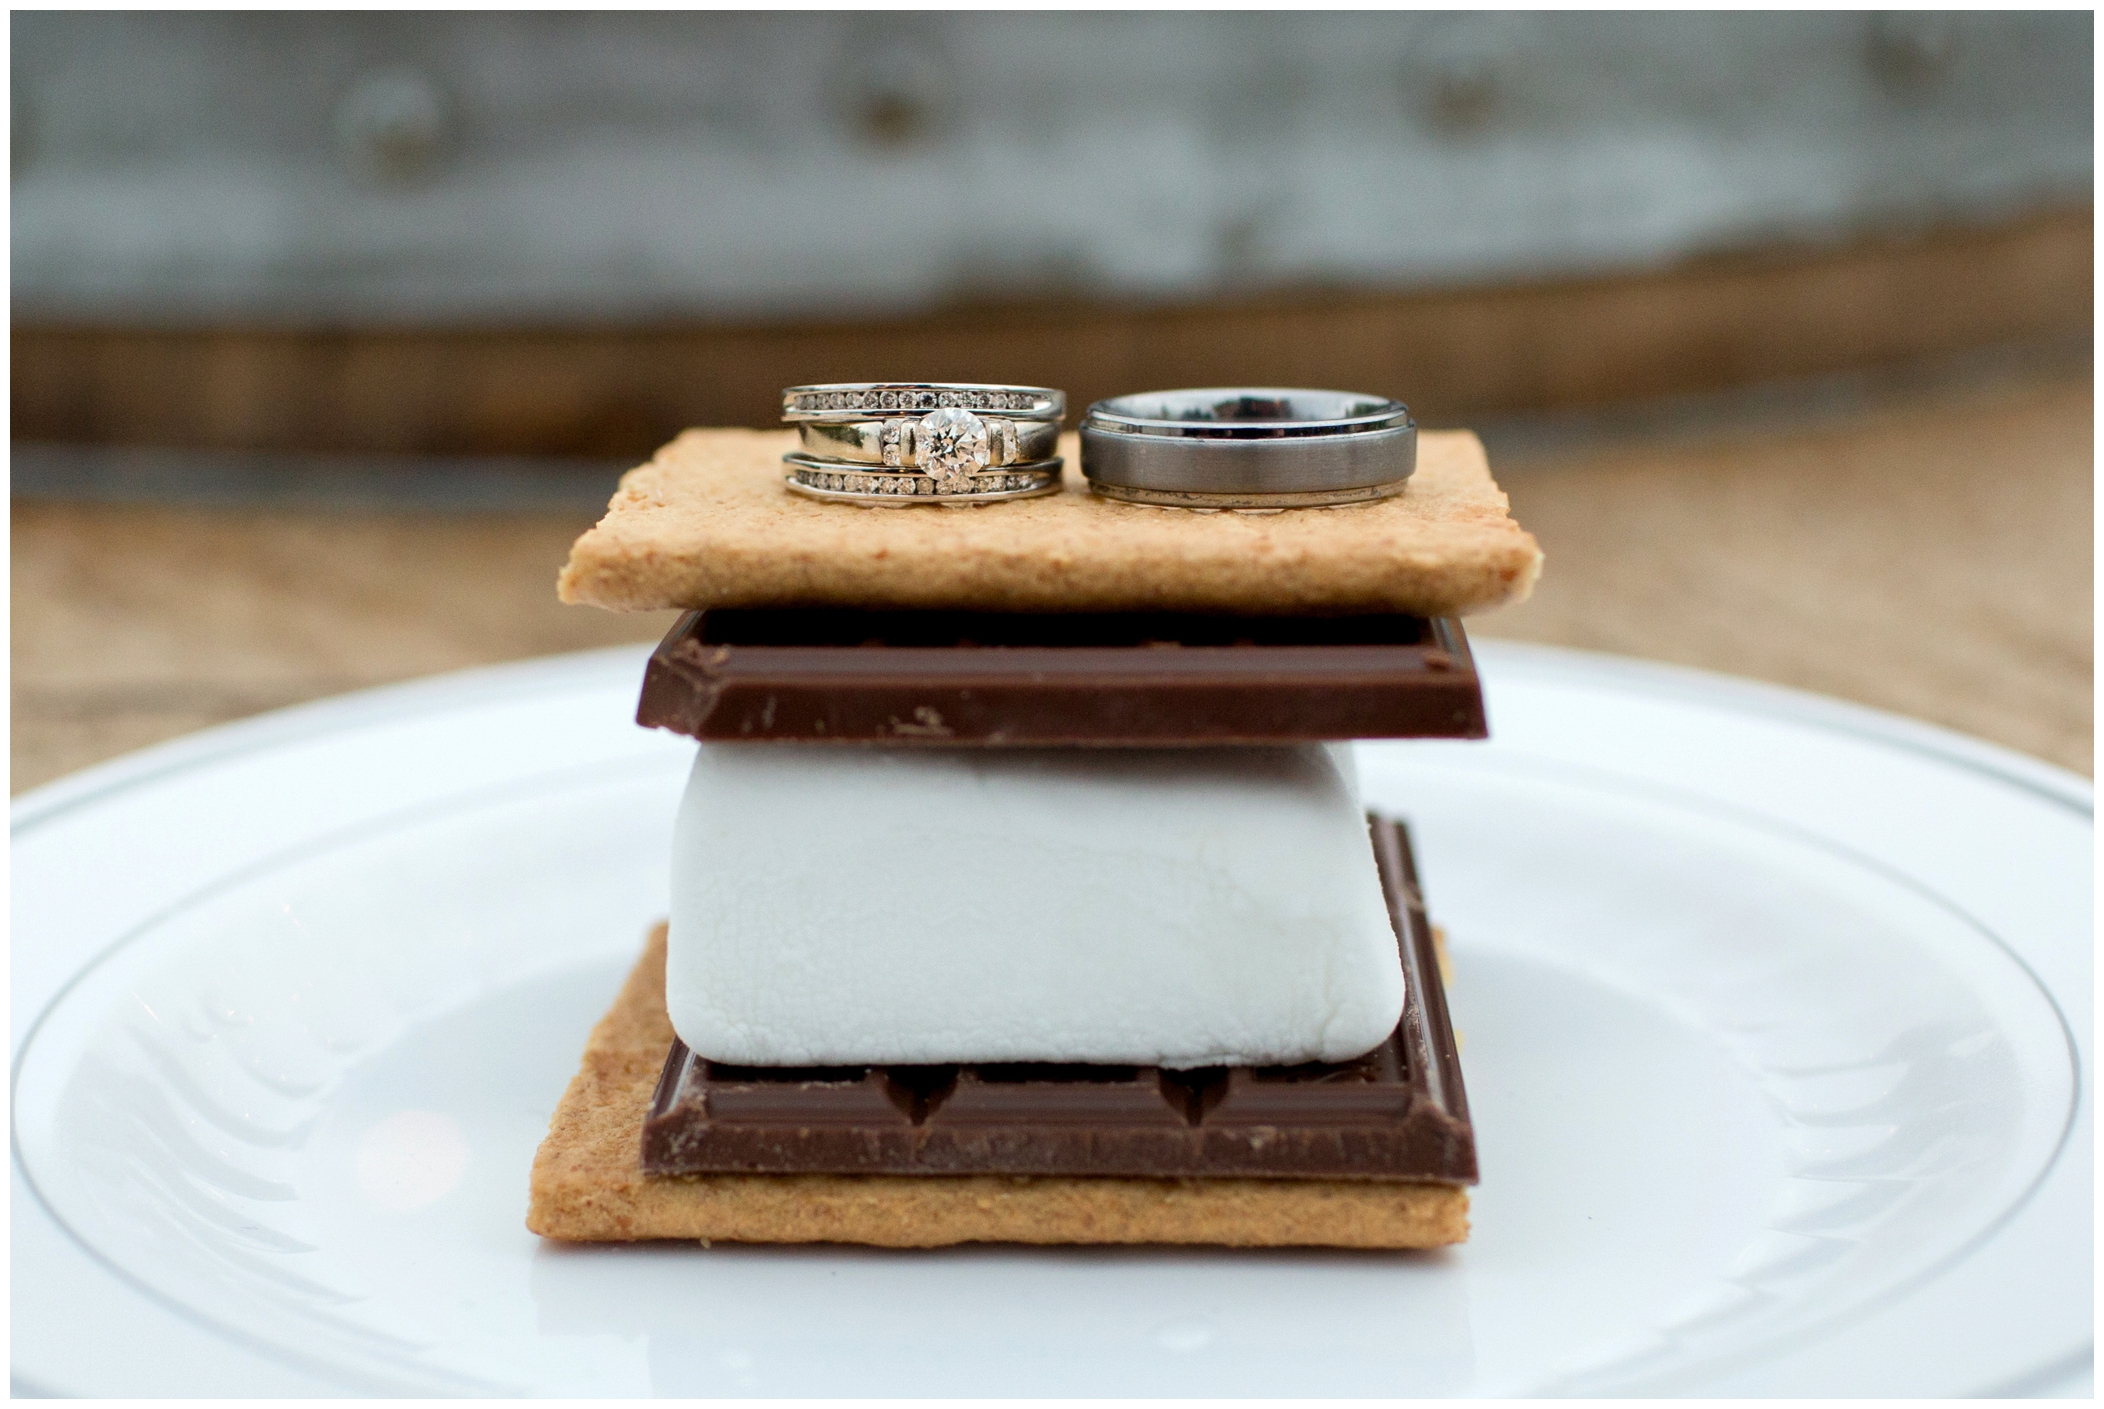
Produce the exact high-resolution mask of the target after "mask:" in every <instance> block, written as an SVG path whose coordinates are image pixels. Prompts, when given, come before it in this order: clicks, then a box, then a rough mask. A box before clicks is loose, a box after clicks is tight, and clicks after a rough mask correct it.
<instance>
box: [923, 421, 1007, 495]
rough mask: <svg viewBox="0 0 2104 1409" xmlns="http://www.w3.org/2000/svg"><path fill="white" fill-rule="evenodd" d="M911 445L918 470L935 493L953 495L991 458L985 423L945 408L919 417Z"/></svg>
mask: <svg viewBox="0 0 2104 1409" xmlns="http://www.w3.org/2000/svg"><path fill="white" fill-rule="evenodd" d="M913 442H914V449H915V454H916V458H917V459H918V460H919V462H920V467H921V469H922V471H923V472H925V473H926V474H927V475H928V476H929V477H930V478H931V479H933V480H934V481H935V490H936V492H937V493H938V494H955V493H956V492H957V491H958V490H960V489H963V488H965V487H966V485H965V481H966V480H967V479H969V478H970V477H971V476H972V475H973V474H974V473H976V472H977V471H979V470H983V469H985V468H986V464H987V462H988V461H989V460H991V459H992V458H993V447H992V446H991V445H989V444H988V443H987V435H986V422H984V421H982V420H980V419H979V418H978V417H977V416H974V415H973V414H972V413H971V412H969V411H965V410H961V409H959V408H958V407H955V406H945V407H943V408H942V409H941V410H939V411H931V412H929V413H928V414H927V415H925V416H923V417H921V418H920V423H919V424H918V425H916V426H915V427H914V431H913Z"/></svg>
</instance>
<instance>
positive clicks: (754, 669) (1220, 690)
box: [636, 608, 1485, 747]
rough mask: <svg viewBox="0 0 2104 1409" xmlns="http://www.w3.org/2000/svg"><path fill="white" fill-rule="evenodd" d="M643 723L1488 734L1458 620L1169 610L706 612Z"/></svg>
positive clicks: (952, 734) (668, 646)
mask: <svg viewBox="0 0 2104 1409" xmlns="http://www.w3.org/2000/svg"><path fill="white" fill-rule="evenodd" d="M636 722H637V723H639V724H644V725H650V726H654V727H657V728H661V729H670V730H673V731H674V732H676V733H681V734H690V735H692V736H693V737H695V738H697V739H707V740H720V741H747V742H753V743H766V742H794V743H835V744H846V743H886V744H915V743H918V744H989V745H1002V746H1009V747H1016V746H1039V745H1086V744H1105V745H1117V744H1125V745H1175V744H1280V743H1301V742H1320V741H1326V740H1332V739H1410V738H1447V739H1456V738H1458V739H1480V738H1482V737H1484V734H1485V726H1484V718H1483V691H1482V686H1481V684H1480V682H1479V681H1478V680H1477V678H1476V667H1475V661H1474V659H1473V658H1472V657H1471V655H1470V653H1469V648H1468V637H1467V636H1466V635H1465V634H1464V633H1463V631H1462V629H1461V623H1460V622H1459V621H1455V620H1452V619H1445V620H1438V619H1435V620H1429V621H1428V620H1426V619H1424V618H1422V617H1414V616H1347V617H1298V618H1281V617H1220V616H1201V615H1188V614H1184V615H1177V614H1169V613H1161V612H1110V613H1093V614H1090V613H1078V614H1068V615H1062V616H1051V615H1033V614H1030V613H1022V612H870V611H844V610H840V611H825V610H806V611H796V610H779V611H769V610H740V609H736V608H732V609H727V610H720V611H706V612H692V613H690V614H688V615H687V616H686V617H685V618H684V619H682V620H681V621H680V622H679V624H678V625H676V626H674V627H673V628H672V631H671V632H670V634H668V635H667V636H666V637H665V639H664V641H663V643H661V644H660V645H659V646H658V648H657V650H656V652H655V653H653V654H652V655H651V657H650V665H649V668H648V669H647V670H646V671H645V672H644V675H643V697H642V703H641V705H640V706H639V707H638V709H637V711H636Z"/></svg>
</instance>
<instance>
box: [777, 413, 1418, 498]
mask: <svg viewBox="0 0 2104 1409" xmlns="http://www.w3.org/2000/svg"><path fill="white" fill-rule="evenodd" d="M1065 413H1066V397H1065V395H1064V394H1063V393H1061V392H1059V391H1055V390H1052V389H1050V388H1047V387H1018V386H993V385H982V384H979V383H966V382H854V383H837V384H832V385H826V386H801V387H790V388H789V389H788V390H787V391H785V392H783V393H782V419H783V420H784V421H787V422H789V423H790V424H792V425H794V426H795V427H796V428H797V432H798V434H799V436H800V438H801V441H802V448H801V449H799V450H796V451H793V452H791V453H790V454H788V455H786V456H784V457H783V464H785V465H786V466H787V467H788V470H787V473H786V474H785V475H784V477H783V482H784V483H785V485H786V486H787V487H788V489H789V490H790V491H791V492H793V493H797V494H802V495H806V496H808V497H810V498H813V499H831V500H836V501H840V502H845V503H850V504H860V505H874V506H886V507H891V506H911V505H917V504H945V505H962V504H990V503H998V502H1001V501H1004V500H1009V499H1030V498H1034V497H1036V496H1038V495H1041V494H1052V493H1055V492H1057V491H1058V489H1059V486H1060V469H1061V462H1060V458H1059V456H1058V454H1057V453H1056V451H1057V450H1058V446H1059V423H1060V419H1061V418H1062V417H1063V416H1064V415H1065ZM1416 467H1417V424H1416V422H1414V421H1412V420H1411V419H1410V408H1409V407H1407V406H1405V405H1403V403H1402V402H1400V401H1393V400H1390V399H1388V398H1385V397H1378V396H1362V395H1359V394H1357V393H1354V392H1343V391H1306V390H1299V389H1290V388H1277V387H1214V388H1206V389H1200V390H1189V391H1156V392H1143V393H1140V394H1138V395H1133V396H1116V397H1111V398H1110V399H1108V400H1105V401H1099V402H1097V403H1095V404H1094V405H1093V406H1091V407H1089V409H1088V414H1087V415H1086V416H1084V417H1083V418H1082V422H1081V472H1082V475H1083V477H1084V478H1086V479H1087V481H1088V485H1089V488H1090V489H1091V490H1093V491H1094V492H1095V493H1097V494H1099V495H1102V496H1104V497H1105V498H1110V499H1122V500H1125V501H1127V502H1130V503H1137V504H1151V505H1156V506H1160V507H1166V508H1186V509H1243V510H1250V509H1263V510H1269V509H1293V508H1310V507H1318V506H1327V505H1337V504H1358V503H1364V502H1367V501H1369V500H1374V499H1385V498H1387V497H1388V496H1390V495H1393V494H1399V493H1401V492H1402V490H1403V487H1404V485H1405V484H1406V483H1407V481H1408V480H1409V478H1410V474H1411V472H1412V471H1413V470H1414V469H1415V468H1416Z"/></svg>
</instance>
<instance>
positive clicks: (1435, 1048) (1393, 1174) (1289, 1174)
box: [643, 817, 1476, 1184]
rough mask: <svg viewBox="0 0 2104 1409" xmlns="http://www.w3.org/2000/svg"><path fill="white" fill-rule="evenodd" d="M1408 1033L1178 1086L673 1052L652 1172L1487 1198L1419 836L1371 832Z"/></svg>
mask: <svg viewBox="0 0 2104 1409" xmlns="http://www.w3.org/2000/svg"><path fill="white" fill-rule="evenodd" d="M1369 822H1370V826H1371V829H1372V834H1373V843H1374V856H1375V859H1376V861H1377V863H1378V865H1379V868H1380V875H1381V884H1382V887H1383V889H1384V890H1385V891H1386V892H1387V896H1388V911H1389V916H1390V918H1391V919H1392V920H1393V922H1394V924H1395V931H1396V941H1397V944H1398V947H1399V948H1400V950H1401V953H1402V962H1403V975H1404V987H1405V999H1404V1006H1403V1016H1402V1021H1401V1022H1400V1023H1399V1024H1398V1025H1397V1026H1396V1029H1395V1031H1394V1033H1392V1034H1391V1035H1390V1036H1389V1038H1388V1040H1387V1041H1386V1042H1384V1043H1383V1044H1381V1045H1380V1046H1379V1047H1377V1048H1375V1049H1374V1050H1373V1051H1372V1052H1369V1053H1368V1054H1367V1055H1365V1056H1364V1057H1361V1058H1358V1059H1357V1060H1355V1061H1350V1062H1340V1063H1311V1064H1308V1065H1303V1066H1292V1067H1227V1068H1217V1067H1216V1068H1209V1069H1201V1070H1195V1071H1168V1070H1162V1069H1157V1068H1153V1067H1129V1066H1087V1065H1051V1064H1040V1063H1002V1064H995V1065H986V1066H964V1067H952V1066H945V1067H737V1066H727V1065H724V1064H721V1063H716V1062H710V1061H707V1060H705V1059H703V1058H700V1057H697V1056H695V1055H694V1054H693V1053H692V1052H690V1051H688V1050H687V1048H686V1045H685V1044H684V1043H681V1042H678V1041H676V1040H675V1041H674V1042H673V1044H672V1050H671V1052H670V1054H669V1055H668V1056H667V1058H666V1061H665V1068H664V1073H663V1075H662V1077H661V1078H660V1079H659V1082H658V1087H657V1094H656V1096H655V1098H654V1099H653V1100H652V1102H651V1105H650V1110H649V1113H648V1115H647V1117H646V1118H645V1121H644V1125H643V1170H644V1172H645V1173H646V1174H652V1175H686V1174H909V1175H910V1174H927V1175H956V1174H1031V1175H1110V1176H1123V1177H1128V1178H1130V1177H1141V1178H1155V1177H1178V1178H1190V1177H1199V1178H1203V1177H1206V1176H1236V1177H1241V1178H1248V1177H1252V1176H1256V1177H1265V1178H1288V1179H1291V1178H1300V1179H1324V1180H1331V1179H1356V1180H1409V1181H1414V1182H1425V1181H1434V1182H1440V1183H1448V1184H1473V1183H1474V1182H1475V1181H1476V1147H1475V1134H1474V1131H1473V1129H1472V1128H1471V1126H1470V1124H1469V1116H1468V1098H1467V1096H1466V1095H1465V1093H1464V1092H1463V1090H1462V1085H1461V1065H1460V1062H1459V1059H1458V1057H1457V1055H1456V1052H1455V1047H1454V1033H1453V1027H1452V1025H1451V1023H1450V1022H1449V1020H1448V1017H1447V1008H1446V995H1445V992H1444V990H1443V988H1442V987H1441V984H1440V975H1439V966H1438V962H1437V956H1436V953H1435V950H1434V948H1433V941H1432V932H1431V926H1430V925H1429V924H1428V923H1427V921H1426V919H1425V912H1424V904H1423V901H1422V899H1421V897H1420V894H1419V890H1418V884H1417V870H1416V864H1415V861H1414V858H1413V857H1412V855H1411V851H1410V840H1409V835H1408V833H1407V831H1406V830H1405V829H1404V828H1403V827H1402V826H1401V825H1400V824H1398V823H1397V822H1395V821H1393V820H1391V819H1389V818H1385V817H1372V818H1370V819H1369Z"/></svg>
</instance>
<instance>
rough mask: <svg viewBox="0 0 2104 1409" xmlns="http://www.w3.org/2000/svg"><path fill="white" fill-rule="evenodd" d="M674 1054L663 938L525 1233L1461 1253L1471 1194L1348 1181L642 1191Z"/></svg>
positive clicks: (589, 1054) (600, 1029)
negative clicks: (655, 1110) (652, 1113)
mask: <svg viewBox="0 0 2104 1409" xmlns="http://www.w3.org/2000/svg"><path fill="white" fill-rule="evenodd" d="M672 1040H673V1032H672V1023H671V1020H670V1019H668V1018H667V1017H666V1016H665V926H663V925H662V924H660V925H659V926H658V927H657V928H656V929H654V930H653V931H651V934H650V938H649V941H648V943H647V944H646V945H645V947H644V950H643V957H642V959H641V961H640V962H638V963H637V965H636V967H635V969H634V970H633V971H632V972H631V973H630V974H629V976H628V981H627V982H626V983H625V984H623V985H622V988H621V994H620V996H619V997H618V998H616V999H615V1000H614V1006H613V1007H612V1008H611V1009H610V1010H609V1011H608V1012H607V1015H606V1016H605V1017H603V1018H601V1019H600V1020H599V1024H598V1026H596V1027H594V1028H593V1029H592V1035H591V1038H590V1039H589V1040H588V1041H587V1042H586V1043H585V1050H584V1062H583V1065H582V1066H581V1067H580V1068H579V1070H578V1073H577V1075H576V1076H575V1077H574V1078H573V1079H572V1080H571V1082H570V1086H569V1089H568V1090H567V1091H565V1092H564V1093H563V1098H562V1102H561V1104H559V1105H558V1106H557V1107H556V1108H555V1115H554V1118H553V1119H552V1120H550V1121H549V1124H548V1137H547V1138H546V1139H545V1140H543V1141H542V1142H541V1147H540V1150H539V1151H538V1152H537V1153H536V1154H535V1155H534V1159H533V1185H532V1201H531V1204H530V1205H529V1207H528V1210H527V1214H526V1226H527V1227H528V1228H529V1229H531V1230H532V1231H533V1232H535V1233H538V1234H540V1235H541V1236H542V1237H546V1238H557V1239H562V1240H564V1241H568V1242H636V1241H641V1240H644V1239H650V1238H680V1239H698V1240H701V1241H703V1242H740V1243H864V1244H870V1245H873V1246H878V1247H900V1248H921V1247H941V1246H945V1245H948V1244H952V1243H977V1242H987V1243H1207V1244H1212V1245H1215V1246H1224V1247H1341V1248H1430V1247H1442V1246H1445V1245H1447V1244H1450V1243H1458V1242H1462V1241H1464V1240H1465V1239H1466V1238H1467V1237H1468V1192H1467V1190H1465V1189H1462V1188H1459V1187H1456V1186H1453V1185H1448V1184H1430V1183H1423V1184H1411V1183H1379V1182H1373V1181H1366V1180H1344V1179H1126V1178H1109V1177H1088V1178H1076V1177H1058V1176H1046V1175H1003V1174H983V1175H967V1176H950V1175H918V1174H916V1175H897V1174H889V1175H887V1174H869V1175H863V1174H701V1175H682V1176H677V1177H672V1178H652V1177H646V1176H645V1175H644V1174H643V1172H642V1169H641V1149H642V1132H643V1116H644V1113H645V1111H647V1110H648V1109H649V1106H650V1098H651V1094H652V1092H653V1091H654V1090H655V1089H656V1087H657V1082H658V1076H659V1073H660V1072H661V1071H662V1069H663V1067H664V1064H665V1054H666V1053H667V1052H668V1051H669V1050H670V1049H671V1046H672Z"/></svg>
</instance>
